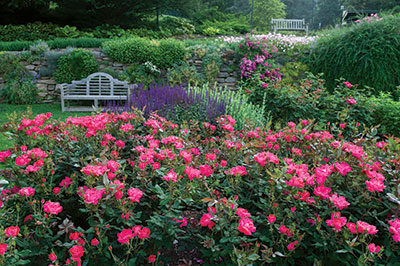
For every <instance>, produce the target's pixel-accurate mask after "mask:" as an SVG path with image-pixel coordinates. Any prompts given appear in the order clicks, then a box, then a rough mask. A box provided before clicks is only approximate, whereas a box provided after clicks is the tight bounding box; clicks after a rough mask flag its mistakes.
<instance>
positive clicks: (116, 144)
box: [115, 140, 125, 149]
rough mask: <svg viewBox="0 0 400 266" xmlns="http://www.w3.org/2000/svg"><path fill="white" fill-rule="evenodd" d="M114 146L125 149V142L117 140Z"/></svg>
mask: <svg viewBox="0 0 400 266" xmlns="http://www.w3.org/2000/svg"><path fill="white" fill-rule="evenodd" d="M115 146H117V147H118V148H120V149H122V148H124V147H125V142H123V141H122V140H117V141H116V142H115Z"/></svg>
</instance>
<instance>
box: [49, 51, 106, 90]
mask: <svg viewBox="0 0 400 266" xmlns="http://www.w3.org/2000/svg"><path fill="white" fill-rule="evenodd" d="M97 70H98V64H97V61H96V58H95V57H94V55H93V54H92V53H91V52H90V51H86V50H82V49H76V50H73V51H72V52H71V53H69V54H66V55H62V56H61V57H60V58H59V59H58V60H57V70H56V72H55V73H54V78H55V80H56V81H57V82H58V83H70V82H71V81H72V80H80V79H82V78H85V77H87V76H88V75H90V74H92V73H94V72H96V71H97Z"/></svg>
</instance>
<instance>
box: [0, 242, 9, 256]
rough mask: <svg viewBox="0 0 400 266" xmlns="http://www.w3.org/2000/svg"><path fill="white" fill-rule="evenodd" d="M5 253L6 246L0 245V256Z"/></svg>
mask: <svg viewBox="0 0 400 266" xmlns="http://www.w3.org/2000/svg"><path fill="white" fill-rule="evenodd" d="M6 251H7V244H0V255H4V253H6Z"/></svg>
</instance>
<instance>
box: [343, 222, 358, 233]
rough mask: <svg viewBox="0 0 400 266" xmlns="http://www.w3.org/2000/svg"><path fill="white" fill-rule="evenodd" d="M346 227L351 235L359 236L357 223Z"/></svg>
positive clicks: (348, 224)
mask: <svg viewBox="0 0 400 266" xmlns="http://www.w3.org/2000/svg"><path fill="white" fill-rule="evenodd" d="M346 227H347V228H348V229H349V230H350V233H352V234H357V225H356V224H355V223H347V224H346Z"/></svg>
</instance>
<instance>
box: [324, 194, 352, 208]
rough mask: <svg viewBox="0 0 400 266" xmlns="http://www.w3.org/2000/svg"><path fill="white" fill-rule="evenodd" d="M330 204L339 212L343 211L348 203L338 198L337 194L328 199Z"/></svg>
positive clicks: (342, 198)
mask: <svg viewBox="0 0 400 266" xmlns="http://www.w3.org/2000/svg"><path fill="white" fill-rule="evenodd" d="M329 200H330V201H331V202H333V204H334V205H335V206H336V208H338V209H339V210H343V209H344V208H347V207H348V206H349V205H350V203H348V202H347V201H346V198H345V197H343V196H338V195H337V194H334V195H333V196H331V197H330V198H329Z"/></svg>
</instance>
